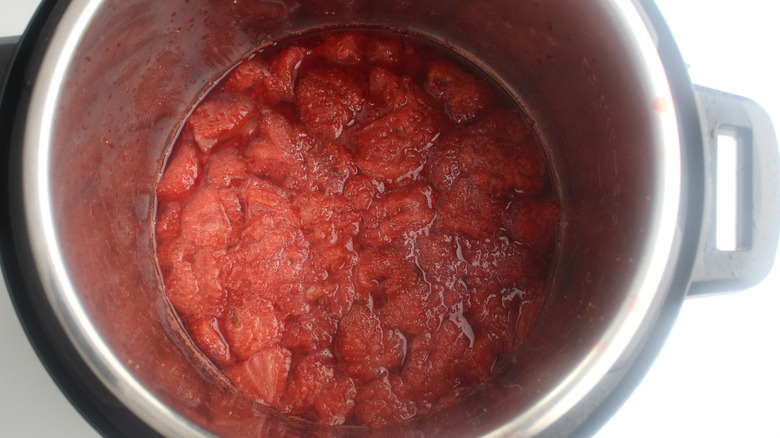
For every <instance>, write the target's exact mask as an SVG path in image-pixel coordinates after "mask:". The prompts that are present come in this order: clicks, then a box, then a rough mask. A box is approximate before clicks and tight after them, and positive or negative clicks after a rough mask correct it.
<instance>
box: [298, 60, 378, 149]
mask: <svg viewBox="0 0 780 438" xmlns="http://www.w3.org/2000/svg"><path fill="white" fill-rule="evenodd" d="M365 96H366V85H365V81H364V80H362V78H361V77H360V75H359V74H358V73H356V72H353V71H351V70H345V69H338V68H318V69H314V70H309V71H307V72H306V74H304V75H303V76H302V77H301V78H300V79H299V81H298V86H297V88H296V93H295V109H296V111H297V113H298V117H299V118H300V120H301V122H303V125H304V126H306V128H307V129H308V130H309V131H310V132H312V133H313V134H315V135H317V136H320V137H322V138H324V139H337V138H339V137H341V134H342V133H343V132H344V129H346V128H347V127H348V126H350V125H351V124H353V123H354V122H355V115H356V114H357V112H358V111H360V110H361V109H362V108H363V104H364V100H365Z"/></svg>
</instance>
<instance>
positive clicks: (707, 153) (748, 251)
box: [690, 86, 780, 294]
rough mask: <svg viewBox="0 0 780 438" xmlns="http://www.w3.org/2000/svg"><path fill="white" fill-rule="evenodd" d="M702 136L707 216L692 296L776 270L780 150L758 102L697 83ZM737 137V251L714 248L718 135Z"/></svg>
mask: <svg viewBox="0 0 780 438" xmlns="http://www.w3.org/2000/svg"><path fill="white" fill-rule="evenodd" d="M694 91H695V94H696V100H697V104H698V107H699V114H700V116H701V123H702V134H703V138H704V160H705V163H704V168H705V178H704V180H705V181H704V184H705V187H704V212H703V213H704V214H703V216H704V219H703V223H702V236H701V244H700V245H701V246H700V248H699V255H698V259H697V260H696V263H695V265H694V270H693V284H692V286H691V291H690V294H703V293H712V292H721V291H727V290H739V289H747V288H749V287H751V286H753V285H755V284H757V283H759V282H760V281H761V280H763V279H764V278H765V277H766V276H767V274H768V273H769V271H770V270H771V269H772V265H773V263H774V259H775V254H776V252H777V244H778V237H779V236H780V152H779V151H778V147H777V137H776V136H775V131H774V129H773V127H772V121H771V119H770V118H769V115H768V114H767V113H766V111H764V109H763V108H761V107H760V106H759V105H758V104H756V103H755V102H753V101H751V100H749V99H746V98H744V97H740V96H735V95H732V94H728V93H723V92H721V91H717V90H712V89H709V88H705V87H701V86H694ZM721 134H725V135H729V136H732V137H734V138H735V139H736V140H737V145H738V158H737V163H736V164H737V218H736V219H737V230H736V232H737V234H736V235H737V243H738V244H737V249H736V250H734V251H722V250H719V249H718V247H717V246H716V230H717V228H716V225H717V224H716V201H715V199H716V194H717V182H716V181H717V172H716V168H717V167H716V166H717V157H718V154H717V147H718V136H719V135H721Z"/></svg>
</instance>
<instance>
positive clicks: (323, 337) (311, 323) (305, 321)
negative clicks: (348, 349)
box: [281, 306, 338, 353]
mask: <svg viewBox="0 0 780 438" xmlns="http://www.w3.org/2000/svg"><path fill="white" fill-rule="evenodd" d="M285 326H286V329H285V331H284V334H283V335H282V340H281V345H282V346H283V347H285V348H287V349H288V350H291V351H295V352H298V353H313V352H315V351H320V350H324V349H326V348H329V347H330V346H332V345H333V340H334V339H335V338H336V329H337V327H338V321H335V320H334V319H333V318H331V317H330V316H329V315H328V314H326V313H325V311H324V310H323V309H322V308H320V307H319V306H316V307H313V308H312V309H311V311H310V312H306V313H304V314H301V315H299V316H297V317H294V318H291V319H290V320H288V321H287V322H286V323H285Z"/></svg>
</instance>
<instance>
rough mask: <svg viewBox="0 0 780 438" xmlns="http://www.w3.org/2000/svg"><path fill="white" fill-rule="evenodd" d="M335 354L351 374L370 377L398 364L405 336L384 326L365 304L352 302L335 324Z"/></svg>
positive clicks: (402, 351)
mask: <svg viewBox="0 0 780 438" xmlns="http://www.w3.org/2000/svg"><path fill="white" fill-rule="evenodd" d="M335 353H336V357H337V358H338V359H339V360H340V361H341V362H343V363H344V364H345V365H346V366H347V369H348V372H349V373H350V374H351V375H352V376H353V377H356V378H358V379H361V380H371V379H372V378H374V377H376V376H378V375H379V374H380V373H382V372H386V370H390V369H394V368H396V367H398V366H399V365H400V364H401V362H402V361H403V358H404V356H405V355H406V338H405V337H404V336H403V335H402V334H401V333H400V332H399V331H398V330H393V329H390V328H388V327H384V326H383V324H382V323H381V321H380V319H379V316H378V315H377V314H376V313H374V312H373V311H372V310H371V309H370V308H369V307H368V306H366V305H363V304H355V305H353V306H352V310H350V312H349V314H347V316H345V317H344V318H343V319H342V320H341V323H340V324H339V331H338V335H337V336H336V342H335Z"/></svg>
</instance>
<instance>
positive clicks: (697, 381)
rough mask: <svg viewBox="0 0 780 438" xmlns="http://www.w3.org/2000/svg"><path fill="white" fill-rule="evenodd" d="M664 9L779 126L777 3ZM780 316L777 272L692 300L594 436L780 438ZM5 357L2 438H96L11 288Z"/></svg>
mask: <svg viewBox="0 0 780 438" xmlns="http://www.w3.org/2000/svg"><path fill="white" fill-rule="evenodd" d="M656 1H657V4H658V6H659V7H660V9H661V11H662V13H663V14H664V16H665V18H666V20H667V21H668V23H669V25H670V27H671V28H672V32H673V34H674V35H675V38H676V40H677V43H678V45H679V46H680V50H681V51H682V54H683V57H684V58H685V61H686V63H687V64H688V65H689V66H690V68H689V72H690V75H691V77H692V79H693V81H694V82H695V83H697V84H701V85H705V86H708V87H712V88H716V89H719V90H723V91H727V92H730V93H734V94H739V95H742V96H745V97H748V98H750V99H753V100H755V101H756V102H758V103H759V104H761V105H762V106H763V107H764V108H765V109H766V110H767V111H768V112H769V113H770V116H771V117H772V119H773V121H774V124H775V126H776V129H778V128H780V86H779V85H778V82H780V4H778V3H777V2H774V1H771V0H770V1H767V0H656ZM37 4H38V1H37V0H0V36H7V35H18V34H20V33H21V32H22V31H23V29H24V27H25V26H26V23H27V21H28V20H29V18H30V16H31V15H32V13H33V11H34V9H35V7H36V6H37ZM778 220H779V221H780V218H778ZM779 316H780V263H778V262H776V263H775V267H774V269H773V270H772V272H771V274H770V275H769V277H768V278H767V279H766V280H765V281H764V282H763V283H762V284H760V285H759V286H757V287H754V288H753V289H750V290H747V291H741V292H738V293H734V294H727V295H720V296H711V297H706V298H697V299H690V300H687V301H686V302H685V304H684V305H683V308H682V310H681V313H680V316H679V318H678V320H677V323H676V325H675V327H674V328H673V330H672V333H671V335H670V337H669V339H668V341H667V343H666V345H665V346H664V348H663V350H662V351H661V354H660V355H659V357H658V359H657V360H656V362H655V364H654V365H653V367H652V368H651V370H650V372H649V373H648V375H647V377H646V378H645V379H644V381H643V382H642V383H641V384H640V386H639V387H638V388H637V390H636V392H635V393H634V394H633V395H632V396H631V398H630V399H629V400H628V401H627V402H626V404H625V405H624V406H623V407H622V408H621V409H620V410H619V411H618V412H617V414H616V415H615V416H614V417H613V418H612V420H611V421H610V422H609V423H608V424H607V425H606V426H605V427H604V428H603V429H602V430H601V431H600V432H599V433H598V435H597V437H598V438H612V437H616V438H617V437H621V438H622V437H633V438H642V437H672V438H675V437H776V438H777V437H780V420H778V416H780V371H779V370H780V317H779ZM0 354H2V358H3V359H2V361H0V436H8V437H17V436H19V437H22V436H24V437H53V436H57V437H90V436H96V435H97V434H96V433H95V432H94V431H93V430H92V429H91V428H90V426H89V425H88V424H87V423H86V422H85V421H84V420H83V419H81V417H80V416H79V415H78V414H77V413H76V411H75V410H74V409H73V408H72V407H71V406H70V404H69V403H68V402H67V400H66V399H65V398H64V396H62V395H61V394H60V392H59V391H58V389H57V388H56V386H55V385H54V383H53V382H52V380H51V379H50V378H49V376H48V374H47V373H46V372H45V371H44V369H43V367H42V365H41V364H40V363H38V361H37V357H36V356H35V353H34V352H33V351H32V348H31V347H30V346H29V344H28V343H27V339H26V338H25V336H24V333H23V332H22V329H21V326H20V325H19V323H18V321H17V319H16V315H15V313H14V311H13V308H12V307H11V303H10V300H9V298H8V295H7V293H6V292H5V285H4V284H0Z"/></svg>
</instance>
